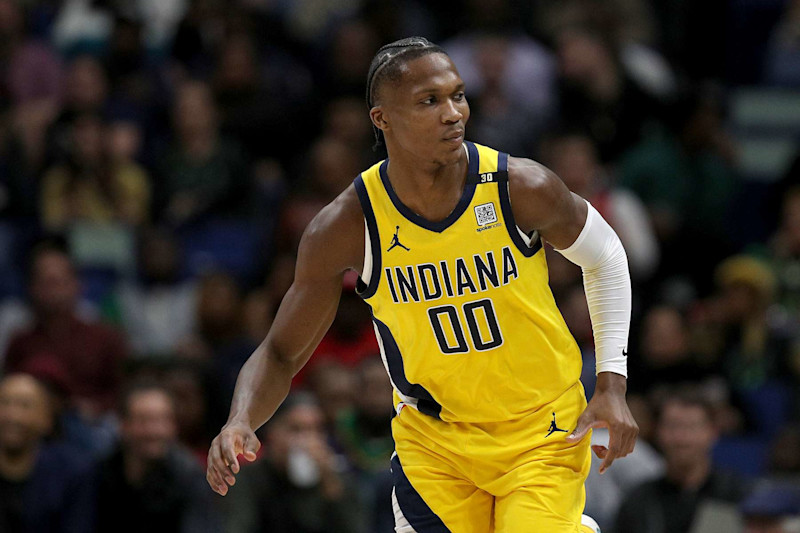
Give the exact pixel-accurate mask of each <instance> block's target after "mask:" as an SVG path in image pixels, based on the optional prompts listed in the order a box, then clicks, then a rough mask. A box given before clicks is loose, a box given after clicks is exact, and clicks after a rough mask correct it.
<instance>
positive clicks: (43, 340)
mask: <svg viewBox="0 0 800 533" xmlns="http://www.w3.org/2000/svg"><path fill="white" fill-rule="evenodd" d="M31 255H32V259H31V263H30V273H29V275H30V287H29V289H30V298H31V304H32V307H33V311H34V314H35V322H34V324H33V325H32V326H31V327H30V328H27V329H25V330H23V331H20V332H19V333H17V334H16V335H15V336H14V338H13V339H12V340H11V343H10V344H9V347H8V352H7V354H6V358H5V365H6V372H14V371H15V370H17V369H19V368H23V367H24V365H25V364H26V363H27V362H28V361H30V360H31V359H33V358H41V359H44V360H47V359H52V360H55V363H56V364H57V365H59V366H62V367H63V368H65V369H66V370H67V371H68V373H69V381H68V387H69V390H68V393H69V401H70V404H71V406H74V407H76V408H77V409H78V410H79V412H80V413H81V414H82V415H83V416H84V417H85V418H86V419H88V420H96V419H98V418H99V417H100V416H101V415H103V414H104V413H107V412H108V411H109V410H111V409H112V408H113V407H114V405H115V400H116V394H117V388H118V386H119V377H120V374H121V371H122V362H123V361H124V360H125V358H126V356H127V349H126V346H125V342H124V339H123V337H122V335H121V334H120V333H119V332H118V331H117V330H115V329H113V328H111V327H109V326H106V325H104V324H101V323H97V322H88V321H85V320H84V319H82V318H81V317H79V315H78V314H77V310H76V304H77V301H78V296H79V291H80V284H79V281H78V278H77V274H76V272H75V269H74V267H73V265H72V263H71V261H70V258H69V256H68V255H67V253H66V252H65V251H63V250H62V249H60V248H58V247H56V246H54V245H52V244H47V243H45V244H42V245H40V246H39V247H38V248H36V249H34V251H33V252H32V254H31Z"/></svg>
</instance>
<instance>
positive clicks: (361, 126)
mask: <svg viewBox="0 0 800 533" xmlns="http://www.w3.org/2000/svg"><path fill="white" fill-rule="evenodd" d="M322 137H323V138H326V139H334V140H336V141H339V142H342V143H344V144H346V145H347V146H348V147H349V148H350V149H351V150H354V151H355V152H356V153H358V154H359V155H360V158H359V160H360V164H359V165H358V168H365V167H367V166H369V165H371V164H373V163H375V160H376V159H377V155H376V154H375V152H373V151H372V150H371V147H372V145H373V144H374V142H375V138H374V137H373V133H372V128H371V127H370V122H369V117H367V116H364V101H363V99H361V98H358V97H355V96H344V97H340V98H335V99H333V100H331V101H330V102H329V103H328V105H327V106H326V108H325V129H324V133H323V134H322Z"/></svg>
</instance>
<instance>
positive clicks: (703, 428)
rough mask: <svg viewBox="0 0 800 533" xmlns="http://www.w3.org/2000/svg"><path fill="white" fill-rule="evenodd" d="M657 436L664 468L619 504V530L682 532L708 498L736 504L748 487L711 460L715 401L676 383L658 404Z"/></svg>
mask: <svg viewBox="0 0 800 533" xmlns="http://www.w3.org/2000/svg"><path fill="white" fill-rule="evenodd" d="M657 441H658V445H659V447H660V449H661V452H662V453H663V455H664V459H665V460H666V474H665V475H664V477H662V478H659V479H657V480H655V481H650V482H646V483H644V484H642V485H639V486H638V487H635V488H634V489H632V490H631V491H630V492H629V493H628V494H627V496H626V497H625V499H624V500H623V502H622V505H621V506H620V510H619V513H618V514H617V518H616V527H615V528H614V531H615V532H617V533H640V532H642V531H660V532H662V533H686V532H687V531H690V530H691V527H692V521H693V520H694V517H695V514H696V512H697V511H698V509H699V508H700V506H701V505H702V504H703V503H704V502H706V501H724V502H728V503H733V504H736V503H738V502H739V501H741V500H742V498H743V497H744V495H745V493H746V488H745V486H744V485H743V482H742V481H741V480H739V479H738V478H736V477H734V476H732V475H729V474H726V473H722V472H718V471H717V470H716V469H715V468H714V466H713V464H712V462H711V450H712V448H713V447H714V444H715V443H716V441H717V428H716V426H715V423H714V411H713V406H712V405H711V404H710V403H709V402H708V401H707V400H706V398H704V397H703V396H702V394H701V393H700V392H699V391H698V390H696V389H676V390H674V391H672V392H671V393H670V394H668V395H666V396H665V399H664V401H663V404H662V405H661V408H660V413H659V419H658V427H657Z"/></svg>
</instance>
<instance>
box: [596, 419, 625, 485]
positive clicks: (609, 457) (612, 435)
mask: <svg viewBox="0 0 800 533" xmlns="http://www.w3.org/2000/svg"><path fill="white" fill-rule="evenodd" d="M626 439H627V435H626V432H625V431H624V424H623V423H614V424H611V425H610V426H609V428H608V453H606V456H605V457H604V458H603V464H601V465H600V470H599V471H600V473H601V474H602V473H604V472H605V471H606V470H607V469H608V467H610V466H611V463H613V462H614V459H616V458H618V457H622V456H624V455H625V450H626V449H627V446H628V444H627V442H626Z"/></svg>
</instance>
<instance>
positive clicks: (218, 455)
mask: <svg viewBox="0 0 800 533" xmlns="http://www.w3.org/2000/svg"><path fill="white" fill-rule="evenodd" d="M220 440H221V439H220ZM214 451H215V453H214V468H215V469H216V471H217V473H218V474H219V475H220V477H221V478H222V479H223V480H224V481H225V482H226V483H227V484H228V485H233V484H234V483H236V478H235V477H233V472H232V471H231V469H230V467H229V466H228V462H227V459H225V456H224V455H223V452H222V446H220V445H218V446H215V447H214ZM226 489H227V487H226Z"/></svg>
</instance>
